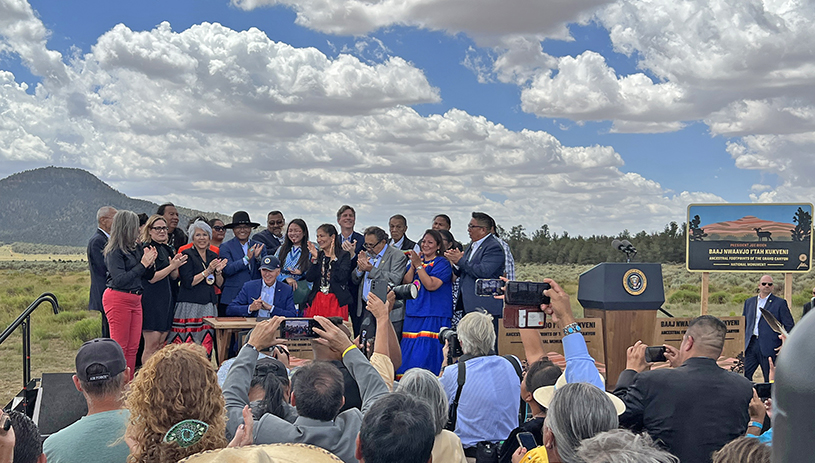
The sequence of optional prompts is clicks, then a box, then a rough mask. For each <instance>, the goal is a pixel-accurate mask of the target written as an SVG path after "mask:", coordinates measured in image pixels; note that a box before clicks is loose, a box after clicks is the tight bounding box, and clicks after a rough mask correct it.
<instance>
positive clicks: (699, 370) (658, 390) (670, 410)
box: [614, 357, 753, 463]
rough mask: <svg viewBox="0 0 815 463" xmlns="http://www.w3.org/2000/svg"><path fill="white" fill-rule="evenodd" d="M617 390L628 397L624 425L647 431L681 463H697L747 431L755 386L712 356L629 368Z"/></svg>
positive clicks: (622, 396) (707, 460)
mask: <svg viewBox="0 0 815 463" xmlns="http://www.w3.org/2000/svg"><path fill="white" fill-rule="evenodd" d="M614 394H615V395H617V396H618V397H620V398H621V399H623V401H624V402H625V407H626V410H625V413H623V414H622V415H620V425H621V426H623V427H627V428H630V429H632V430H634V431H635V432H639V431H641V430H645V431H647V432H648V434H650V435H651V437H653V438H654V440H661V441H662V444H663V445H665V447H666V448H667V449H668V451H670V452H671V453H673V454H674V455H676V456H677V457H679V460H680V461H681V462H682V463H695V462H709V461H711V458H710V456H711V454H712V453H713V452H715V451H716V450H719V449H720V448H722V447H724V445H725V444H727V443H728V442H730V441H731V440H733V439H735V438H737V437H739V436H742V435H744V433H745V431H747V423H748V422H749V421H750V414H749V412H748V406H749V404H750V399H752V397H753V387H752V384H751V383H750V381H749V380H748V379H747V378H745V377H744V376H742V375H739V374H737V373H733V372H732V371H726V370H724V369H722V368H721V367H719V365H717V364H716V361H715V360H713V359H711V358H706V357H692V358H689V359H688V360H687V361H685V363H684V364H682V366H680V367H679V368H660V369H657V370H653V371H645V372H642V373H639V374H637V372H636V371H634V370H625V371H623V372H622V373H620V378H619V380H618V381H617V388H616V389H615V390H614Z"/></svg>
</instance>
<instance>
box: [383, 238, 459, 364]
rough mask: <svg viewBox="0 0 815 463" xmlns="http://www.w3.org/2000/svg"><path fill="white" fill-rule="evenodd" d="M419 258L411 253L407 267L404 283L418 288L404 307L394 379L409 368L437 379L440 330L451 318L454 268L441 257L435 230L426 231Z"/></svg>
mask: <svg viewBox="0 0 815 463" xmlns="http://www.w3.org/2000/svg"><path fill="white" fill-rule="evenodd" d="M419 246H420V250H421V255H419V254H416V253H415V252H413V251H410V254H409V257H410V265H409V266H408V270H407V273H406V274H405V278H404V280H402V282H403V283H413V284H415V285H417V286H418V287H419V295H418V296H417V297H416V299H413V300H408V301H407V302H406V305H405V323H404V326H403V329H402V365H401V366H400V367H399V369H398V370H397V371H396V378H397V379H399V378H401V377H402V374H403V373H404V372H406V371H408V370H410V369H411V368H417V367H418V368H424V369H426V370H430V371H432V372H433V374H435V375H438V374H439V371H440V369H441V364H442V360H443V358H442V352H441V348H442V345H441V343H439V329H441V327H443V326H450V318H451V317H452V316H453V285H452V278H453V268H452V267H451V266H450V262H448V261H447V259H446V258H445V257H444V251H445V248H444V241H443V240H442V236H441V234H440V233H439V232H438V231H436V230H427V231H426V232H425V233H424V237H422V240H421V241H420V243H419Z"/></svg>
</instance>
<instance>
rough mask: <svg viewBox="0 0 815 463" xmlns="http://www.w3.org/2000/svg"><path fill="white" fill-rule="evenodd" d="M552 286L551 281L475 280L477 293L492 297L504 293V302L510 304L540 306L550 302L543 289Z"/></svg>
mask: <svg viewBox="0 0 815 463" xmlns="http://www.w3.org/2000/svg"><path fill="white" fill-rule="evenodd" d="M549 288H551V286H549V283H541V282H535V281H511V280H510V281H507V282H504V281H502V280H499V279H478V280H475V294H476V295H478V296H484V297H492V296H500V295H502V294H503V295H504V302H505V303H507V304H509V305H526V306H534V307H538V306H540V305H541V304H549V302H550V300H549V297H547V296H544V294H543V291H544V290H546V289H549Z"/></svg>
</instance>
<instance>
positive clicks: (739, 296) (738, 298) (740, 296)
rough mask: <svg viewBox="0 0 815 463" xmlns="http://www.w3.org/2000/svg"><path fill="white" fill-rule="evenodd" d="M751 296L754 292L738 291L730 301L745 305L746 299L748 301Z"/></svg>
mask: <svg viewBox="0 0 815 463" xmlns="http://www.w3.org/2000/svg"><path fill="white" fill-rule="evenodd" d="M751 297H753V295H752V294H747V293H736V294H734V295H733V296H731V297H730V301H731V302H732V303H733V304H738V305H744V301H746V300H747V299H750V298H751Z"/></svg>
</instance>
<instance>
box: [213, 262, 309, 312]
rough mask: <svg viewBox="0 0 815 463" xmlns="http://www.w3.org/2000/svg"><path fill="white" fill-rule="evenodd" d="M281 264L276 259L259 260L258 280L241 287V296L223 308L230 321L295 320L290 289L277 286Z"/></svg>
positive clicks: (282, 285) (280, 285)
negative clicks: (259, 319) (279, 318)
mask: <svg viewBox="0 0 815 463" xmlns="http://www.w3.org/2000/svg"><path fill="white" fill-rule="evenodd" d="M278 275H280V260H278V258H277V257H275V256H263V258H261V259H260V276H261V278H260V279H258V280H250V281H247V282H246V283H244V284H243V287H242V288H241V290H240V292H239V293H238V295H237V296H235V298H234V299H233V300H232V302H231V303H230V304H229V306H227V308H226V315H227V316H230V317H262V318H268V317H272V316H274V315H281V316H284V317H296V316H297V309H295V308H294V296H293V294H294V293H293V291H292V289H291V286H289V285H287V284H277V276H278Z"/></svg>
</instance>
